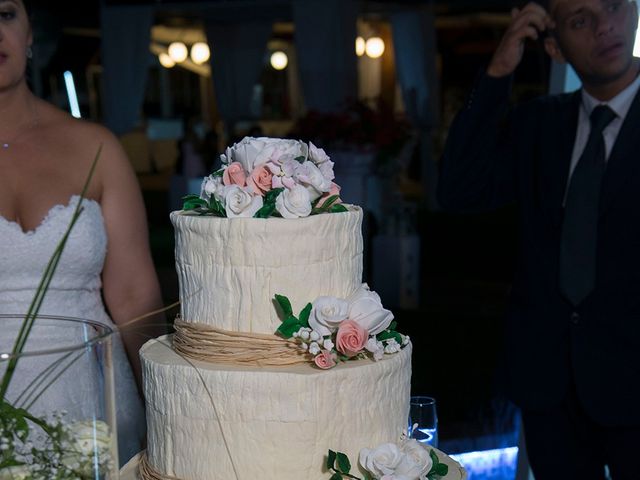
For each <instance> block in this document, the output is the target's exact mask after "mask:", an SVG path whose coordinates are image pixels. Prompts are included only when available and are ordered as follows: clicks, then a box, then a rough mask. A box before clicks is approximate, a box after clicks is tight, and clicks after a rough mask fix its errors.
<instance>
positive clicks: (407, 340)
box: [400, 333, 411, 347]
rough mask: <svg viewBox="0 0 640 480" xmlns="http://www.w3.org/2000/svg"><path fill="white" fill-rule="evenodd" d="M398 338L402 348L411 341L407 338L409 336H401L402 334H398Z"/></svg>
mask: <svg viewBox="0 0 640 480" xmlns="http://www.w3.org/2000/svg"><path fill="white" fill-rule="evenodd" d="M400 336H401V337H402V346H403V347H404V346H405V345H408V344H409V342H410V341H411V339H410V338H409V335H403V334H402V333H401V334H400Z"/></svg>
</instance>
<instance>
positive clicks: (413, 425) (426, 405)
mask: <svg viewBox="0 0 640 480" xmlns="http://www.w3.org/2000/svg"><path fill="white" fill-rule="evenodd" d="M409 436H410V437H411V438H414V439H416V440H418V441H419V442H422V443H427V444H429V445H431V446H432V447H436V448H437V447H438V415H437V412H436V399H435V398H433V397H426V396H415V397H411V403H410V408H409Z"/></svg>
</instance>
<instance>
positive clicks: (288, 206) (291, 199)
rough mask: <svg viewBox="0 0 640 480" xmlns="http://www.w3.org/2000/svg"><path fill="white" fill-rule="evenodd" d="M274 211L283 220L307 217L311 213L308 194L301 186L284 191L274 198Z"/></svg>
mask: <svg viewBox="0 0 640 480" xmlns="http://www.w3.org/2000/svg"><path fill="white" fill-rule="evenodd" d="M276 210H277V211H278V213H280V215H282V216H283V217H284V218H300V217H308V216H309V214H310V213H311V199H310V198H309V192H308V191H307V189H306V188H304V187H303V186H302V185H295V186H294V187H293V188H291V189H285V190H284V191H283V192H282V193H281V194H280V195H278V198H276Z"/></svg>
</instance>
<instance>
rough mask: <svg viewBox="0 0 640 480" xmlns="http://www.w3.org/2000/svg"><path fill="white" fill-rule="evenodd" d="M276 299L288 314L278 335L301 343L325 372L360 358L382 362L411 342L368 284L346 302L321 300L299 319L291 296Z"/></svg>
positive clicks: (279, 296) (308, 306)
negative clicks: (294, 310)
mask: <svg viewBox="0 0 640 480" xmlns="http://www.w3.org/2000/svg"><path fill="white" fill-rule="evenodd" d="M275 299H276V302H277V303H278V304H279V305H280V308H281V310H282V313H284V321H283V322H282V325H280V327H279V328H278V330H277V332H276V333H278V334H279V335H280V336H282V337H284V338H287V339H293V340H295V341H296V342H298V343H299V345H300V348H302V349H303V350H304V351H305V352H307V353H308V354H309V355H310V356H311V359H312V361H313V363H314V364H315V365H316V367H318V368H320V369H322V370H327V369H330V368H333V367H334V366H336V365H337V364H338V362H344V361H348V360H351V359H357V358H371V359H372V360H374V361H378V360H380V359H381V358H382V357H383V356H384V355H386V354H394V353H397V352H399V351H400V350H401V349H402V348H403V347H404V346H406V345H407V344H408V343H409V337H408V336H406V335H402V334H401V333H398V332H397V331H396V330H395V322H393V314H392V313H391V312H390V311H389V310H386V309H385V308H384V307H383V306H382V303H381V302H380V297H379V296H378V295H377V294H376V293H375V292H372V291H371V290H369V287H368V286H367V284H363V285H362V286H361V287H360V288H358V289H357V290H356V291H355V292H353V293H352V294H351V295H350V296H349V297H348V298H346V299H343V298H337V297H331V296H321V297H318V298H316V299H315V300H314V301H313V302H312V303H309V304H307V306H306V307H305V308H304V309H303V310H302V311H301V312H300V314H299V315H298V317H296V316H295V315H294V314H293V311H292V309H291V302H290V301H289V299H287V297H284V296H282V295H276V298H275Z"/></svg>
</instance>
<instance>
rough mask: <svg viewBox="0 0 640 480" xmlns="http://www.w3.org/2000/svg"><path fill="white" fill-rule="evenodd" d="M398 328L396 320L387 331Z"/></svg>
mask: <svg viewBox="0 0 640 480" xmlns="http://www.w3.org/2000/svg"><path fill="white" fill-rule="evenodd" d="M397 326H398V322H396V321H395V320H394V321H393V322H391V325H389V328H387V330H392V331H393V330H395V329H396V327H397Z"/></svg>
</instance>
